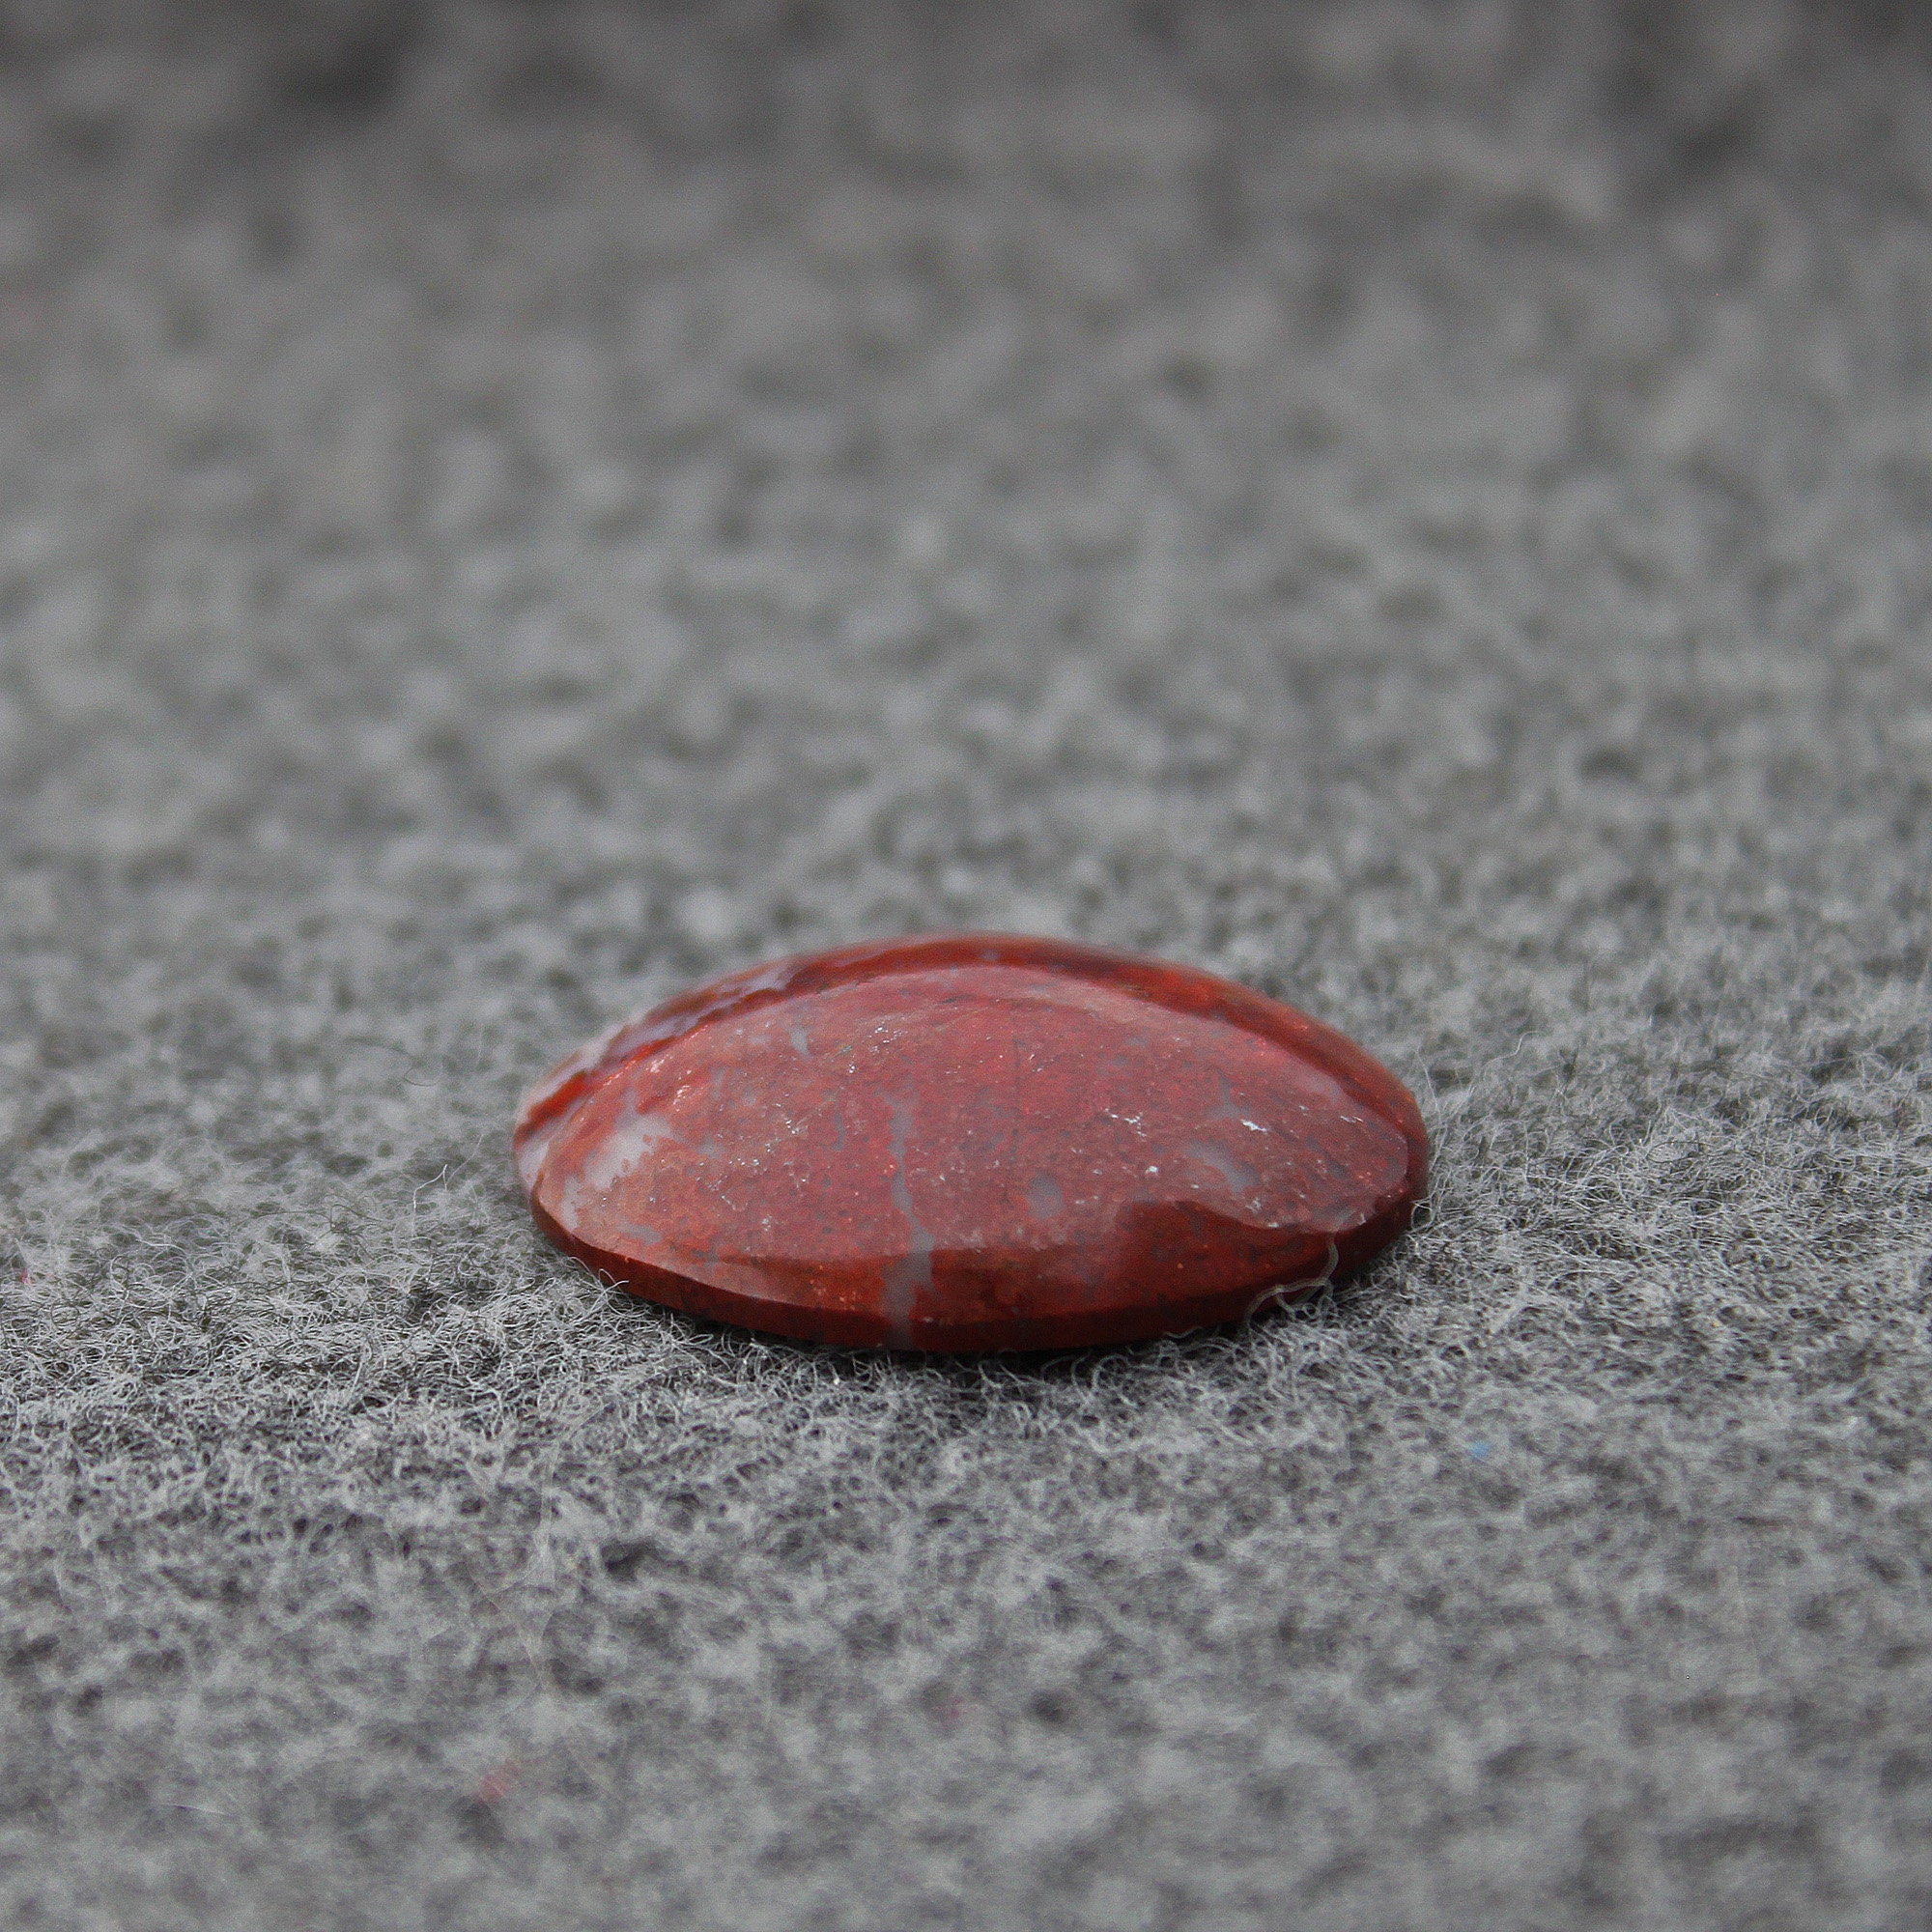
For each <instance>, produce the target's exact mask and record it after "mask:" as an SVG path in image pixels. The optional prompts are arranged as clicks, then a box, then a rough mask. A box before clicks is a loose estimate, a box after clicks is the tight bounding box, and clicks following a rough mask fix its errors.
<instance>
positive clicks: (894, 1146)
mask: <svg viewBox="0 0 1932 1932" xmlns="http://www.w3.org/2000/svg"><path fill="white" fill-rule="evenodd" d="M516 1154H517V1165H518V1169H519V1171H520V1173H521V1174H522V1177H523V1182H524V1186H525V1188H526V1191H527V1193H528V1195H529V1200H530V1208H531V1211H532V1212H533V1213H534V1214H535V1216H536V1220H537V1225H538V1226H539V1227H540V1228H541V1229H542V1230H543V1232H544V1233H545V1234H546V1235H548V1236H550V1238H551V1239H552V1240H554V1242H556V1244H557V1245H558V1246H559V1247H561V1248H563V1249H564V1250H565V1251H566V1252H568V1253H570V1254H572V1255H575V1256H576V1257H577V1258H578V1259H579V1260H580V1261H582V1262H583V1263H584V1264H586V1265H587V1266H589V1267H591V1268H593V1269H595V1270H596V1271H597V1272H598V1273H599V1274H601V1275H604V1276H606V1277H608V1278H609V1279H610V1280H611V1281H612V1282H615V1283H617V1284H619V1285H621V1286H622V1287H624V1288H627V1289H629V1290H630V1291H631V1292H632V1293H635V1294H639V1295H643V1296H646V1297H648V1298H649V1299H650V1300H652V1301H660V1302H664V1303H667V1304H668V1306H670V1307H672V1308H680V1309H683V1310H685V1311H686V1312H687V1313H689V1314H693V1315H701V1316H709V1317H712V1318H714V1319H716V1320H719V1321H735V1322H740V1323H742V1324H743V1325H745V1326H746V1327H749V1328H759V1329H764V1330H767V1331H769V1332H771V1333H775V1334H780V1335H792V1336H797V1337H800V1338H802V1339H806V1340H810V1341H819V1342H835V1343H842V1344H847V1345H856V1346H860V1347H885V1348H895V1349H943V1350H996V1349H1059V1348H1071V1347H1077V1346H1080V1345H1082V1344H1086V1343H1094V1342H1122V1341H1129V1340H1134V1339H1137V1338H1139V1337H1143V1336H1150V1335H1173V1334H1179V1333H1181V1332H1183V1331H1185V1330H1187V1329H1190V1328H1200V1327H1205V1326H1208V1325H1210V1324H1212V1323H1215V1322H1223V1321H1238V1320H1240V1319H1241V1318H1242V1317H1244V1316H1246V1315H1249V1314H1251V1313H1252V1312H1253V1311H1254V1310H1255V1309H1256V1308H1257V1307H1259V1306H1260V1305H1261V1304H1263V1303H1264V1302H1269V1301H1290V1300H1294V1299H1296V1298H1298V1297H1299V1296H1300V1295H1302V1294H1304V1293H1309V1292H1311V1291H1312V1290H1313V1289H1315V1288H1317V1287H1319V1286H1321V1284H1322V1283H1323V1282H1325V1281H1328V1280H1330V1279H1332V1278H1333V1277H1335V1276H1336V1275H1338V1274H1341V1273H1345V1272H1347V1271H1348V1270H1349V1269H1350V1268H1352V1267H1356V1266H1358V1265H1360V1264H1361V1263H1363V1262H1365V1261H1366V1260H1368V1258H1369V1257H1370V1256H1371V1255H1373V1254H1375V1253H1376V1252H1377V1251H1378V1249H1379V1248H1381V1247H1382V1246H1384V1245H1385V1244H1386V1243H1387V1242H1388V1241H1390V1240H1392V1239H1393V1238H1394V1237H1395V1236H1397V1235H1399V1234H1401V1233H1402V1231H1403V1230H1404V1229H1405V1228H1406V1227H1407V1225H1408V1221H1409V1216H1410V1214H1411V1213H1412V1211H1413V1209H1414V1207H1415V1204H1416V1201H1417V1200H1418V1198H1419V1197H1420V1195H1421V1193H1422V1188H1423V1184H1424V1180H1425V1177H1426V1174H1427V1169H1428V1143H1427V1141H1426V1139H1425V1137H1424V1134H1423V1129H1422V1119H1421V1116H1420V1115H1419V1114H1418V1113H1417V1112H1416V1107H1415V1102H1414V1101H1413V1100H1412V1099H1411V1098H1410V1097H1409V1095H1408V1094H1407V1092H1406V1090H1405V1089H1404V1088H1403V1087H1402V1086H1401V1085H1400V1084H1399V1083H1398V1082H1397V1081H1396V1079H1395V1077H1394V1076H1393V1075H1392V1074H1391V1073H1389V1072H1388V1070H1387V1069H1386V1068H1385V1067H1383V1066H1381V1065H1378V1063H1377V1062H1376V1061H1374V1060H1372V1059H1370V1057H1369V1056H1368V1055H1367V1054H1366V1053H1364V1052H1363V1051H1362V1050H1361V1049H1360V1048H1359V1047H1358V1046H1355V1045H1354V1044H1353V1043H1352V1042H1351V1041H1350V1040H1348V1039H1345V1038H1344V1037H1342V1036H1341V1035H1340V1034H1338V1033H1335V1032H1332V1031H1331V1030H1330V1029H1329V1028H1327V1027H1324V1026H1322V1025H1321V1024H1320V1023H1319V1022H1317V1021H1315V1020H1312V1019H1310V1018H1309V1017H1308V1016H1307V1015H1306V1014H1305V1013H1300V1012H1297V1011H1296V1010H1295V1009H1293V1007H1287V1006H1283V1005H1281V1004H1279V1003H1278V1002H1276V1001H1274V1000H1269V999H1264V997H1263V996H1262V995H1261V994H1259V993H1253V992H1250V991H1248V990H1247V989H1246V988H1245V987H1242V986H1236V985H1235V984H1233V983H1231V982H1230V981H1228V980H1219V979H1215V978H1214V977H1212V976H1211V975H1209V974H1207V973H1200V972H1196V971H1194V970H1192V969H1191V968H1188V967H1185V966H1174V965H1168V964H1165V963H1163V962H1161V961H1158V960H1151V959H1139V958H1135V957H1132V956H1131V955H1129V954H1126V953H1122V952H1103V951H1101V950H1100V949H1099V948H1097V947H1092V946H1076V945H1070V944H1067V943H1065V942H1063V941H1059V940H1045V939H1021V938H1009V937H1003V936H998V935H993V934H985V933H968V934H962V935H956V936H951V937H945V938H928V939H908V940H896V941H891V942H888V943H885V944H882V945H869V946H855V947H848V948H846V949H845V950H843V951H841V952H821V953H817V954H814V955H812V956H810V957H804V958H795V959H782V960H780V961H778V962H777V963H775V964H773V965H769V966H763V967H758V968H756V969H754V970H753V971H750V972H745V973H734V974H732V975H730V976H729V977H727V978H725V979H722V980H713V981H712V982H711V983H710V984H709V985H705V986H700V987H698V988H696V990H695V991H693V992H689V993H684V994H681V995H679V996H678V997H677V998H675V999H672V1000H668V1001H667V1002H666V1003H665V1004H664V1005H663V1006H660V1007H657V1008H654V1009H652V1010H651V1011H649V1012H647V1013H644V1014H642V1015H640V1016H639V1017H638V1018H637V1019H634V1020H631V1021H628V1022H627V1023H626V1024H625V1025H623V1026H621V1027H619V1028H618V1029H617V1030H616V1031H615V1032H614V1033H612V1034H611V1035H610V1036H609V1037H607V1038H605V1039H602V1040H598V1041H596V1042H594V1043H593V1044H591V1045H590V1046H588V1047H586V1048H584V1049H583V1051H582V1052H581V1053H578V1054H575V1055H573V1056H572V1058H570V1059H569V1060H567V1061H565V1062H564V1063H563V1065H561V1066H559V1067H558V1068H557V1069H556V1070H555V1071H554V1073H552V1074H551V1075H550V1076H549V1078H548V1079H546V1080H543V1081H541V1082H539V1083H538V1085H537V1086H536V1087H535V1088H533V1089H532V1090H531V1091H530V1093H529V1094H527V1095H526V1098H525V1100H524V1103H523V1106H522V1108H521V1109H520V1111H519V1114H518V1118H517V1128H516Z"/></svg>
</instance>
